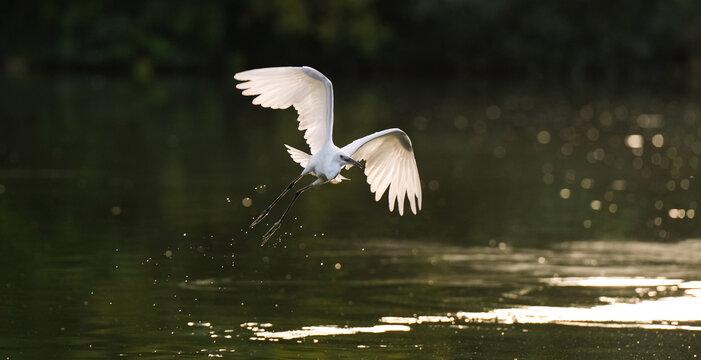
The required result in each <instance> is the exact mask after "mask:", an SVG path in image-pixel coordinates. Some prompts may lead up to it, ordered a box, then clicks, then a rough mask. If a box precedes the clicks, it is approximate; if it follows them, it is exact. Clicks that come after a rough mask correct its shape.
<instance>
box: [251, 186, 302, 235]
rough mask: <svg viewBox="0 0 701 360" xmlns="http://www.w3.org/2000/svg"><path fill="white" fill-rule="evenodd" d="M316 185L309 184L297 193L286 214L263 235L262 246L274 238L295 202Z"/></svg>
mask: <svg viewBox="0 0 701 360" xmlns="http://www.w3.org/2000/svg"><path fill="white" fill-rule="evenodd" d="M313 185H314V184H313V183H312V184H309V185H307V186H305V187H303V188H301V189H299V190H297V192H296V193H295V196H294V197H293V198H292V201H290V204H289V205H287V208H286V209H285V212H283V213H282V216H280V220H278V221H276V222H275V223H274V224H273V225H272V226H270V229H268V231H267V232H266V233H265V235H263V242H262V243H261V244H260V246H263V245H265V243H266V242H268V240H270V238H271V237H272V236H273V234H274V233H275V231H276V230H277V229H278V228H279V227H280V224H282V220H283V219H284V218H285V215H287V212H288V211H290V208H291V207H292V204H294V203H295V200H297V198H298V197H299V195H301V194H302V193H303V192H305V191H307V190H308V189H309V188H311V187H312V186H313Z"/></svg>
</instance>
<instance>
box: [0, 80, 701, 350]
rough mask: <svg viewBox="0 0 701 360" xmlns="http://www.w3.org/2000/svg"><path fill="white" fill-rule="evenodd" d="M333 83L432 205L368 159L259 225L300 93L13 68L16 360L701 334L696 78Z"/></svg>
mask: <svg viewBox="0 0 701 360" xmlns="http://www.w3.org/2000/svg"><path fill="white" fill-rule="evenodd" d="M334 85H335V90H336V97H337V103H336V112H337V117H336V127H335V129H336V130H335V140H336V142H337V144H339V145H341V144H345V143H347V142H350V141H351V140H352V139H354V138H356V137H359V136H362V135H364V134H366V133H370V132H373V131H376V130H379V129H384V128H388V127H401V128H403V129H404V130H406V132H407V133H408V134H409V136H410V137H411V138H412V141H413V143H414V148H415V151H416V158H417V162H418V164H419V171H420V174H421V177H422V182H423V193H424V201H423V211H421V212H420V213H419V215H418V216H413V215H411V214H410V215H408V216H407V215H405V216H404V217H400V216H398V215H397V214H396V213H390V212H389V211H388V210H387V203H386V198H383V199H382V200H381V201H380V202H379V203H376V202H375V201H374V198H373V196H372V195H371V194H370V192H369V189H368V185H367V184H366V183H365V179H364V176H363V175H362V174H361V172H360V171H359V170H358V169H351V170H349V171H347V172H346V176H347V177H349V178H351V179H352V180H351V181H350V182H344V183H342V184H340V185H324V186H323V187H319V188H317V189H313V190H311V191H309V192H306V193H304V194H303V195H302V196H301V197H300V199H299V200H298V202H297V203H296V204H295V206H294V208H293V209H292V211H291V213H290V216H289V217H288V218H287V220H286V221H285V223H283V226H282V228H281V229H280V230H279V231H278V235H277V236H275V237H274V238H273V239H271V241H270V242H269V243H268V244H266V246H263V247H261V246H260V240H261V236H262V234H263V233H264V232H265V229H266V228H267V226H268V225H269V223H271V222H272V221H274V220H275V219H276V217H277V216H279V214H280V211H281V210H282V206H284V205H285V204H286V203H287V201H289V198H288V199H284V200H283V201H282V202H281V203H280V205H278V206H280V208H276V209H275V210H273V212H272V214H271V215H270V216H269V218H268V219H266V221H264V222H263V223H261V224H260V225H258V226H257V227H256V228H255V229H253V230H250V229H249V228H248V224H249V223H250V221H251V219H252V218H253V217H255V216H256V215H257V214H258V213H259V212H260V211H261V210H262V209H263V208H264V207H265V206H266V205H267V204H268V203H269V202H270V201H272V199H273V198H274V197H275V196H276V195H277V193H278V192H279V191H280V190H282V188H284V186H285V185H286V184H287V183H288V182H289V181H290V180H292V179H293V178H294V177H295V176H296V175H297V174H298V173H299V171H300V168H299V167H298V166H297V165H296V164H294V163H293V162H292V161H291V160H290V159H289V157H288V156H287V153H286V152H285V149H284V147H283V144H289V145H291V146H295V147H298V148H300V149H303V148H304V143H303V139H302V136H301V134H300V133H299V132H298V131H297V130H296V123H295V121H294V118H295V114H294V112H293V111H291V110H289V111H272V110H264V109H261V108H258V107H254V106H253V105H251V104H250V98H243V97H242V96H241V95H240V94H239V93H238V92H237V91H236V90H235V89H234V88H233V82H214V81H211V80H207V79H198V78H186V79H177V78H171V79H162V80H157V81H153V82H151V83H145V84H144V83H133V82H131V81H128V80H123V79H110V78H102V77H81V78H60V77H59V78H26V79H10V80H6V81H4V82H3V83H2V85H0V91H1V92H0V94H1V95H2V96H0V124H1V125H0V126H1V127H2V129H1V130H2V131H0V254H1V255H0V256H2V261H0V274H1V275H0V318H2V319H3V321H2V323H1V324H0V358H7V359H27V358H41V359H45V358H70V359H90V358H117V357H148V358H178V357H182V358H191V357H194V356H198V357H217V358H218V357H223V358H244V359H249V358H261V359H263V358H275V359H280V358H349V357H356V358H412V359H413V358H505V359H513V358H519V359H529V358H562V357H568V358H582V359H591V358H674V359H676V358H693V357H698V356H699V355H701V341H700V339H699V338H698V337H699V336H701V332H699V330H701V230H700V229H701V228H700V227H699V225H698V216H697V214H696V211H698V201H699V188H698V184H697V183H696V181H697V179H696V174H697V173H698V168H699V157H700V156H701V130H699V124H701V112H700V109H699V105H698V103H696V102H695V101H694V99H695V98H697V97H695V96H694V95H693V94H688V93H686V92H684V91H670V90H666V91H659V90H654V89H652V90H644V89H642V90H641V89H627V90H617V91H612V90H602V89H596V88H593V89H552V88H548V87H543V86H539V85H537V84H536V85H534V84H526V85H523V84H521V85H518V86H516V85H508V84H507V85H503V86H496V85H493V84H491V85H490V84H476V85H475V84H469V83H461V82H453V83H449V84H447V85H446V84H444V83H440V82H429V81H419V82H410V81H404V80H391V81H390V80H384V81H381V80H377V81H375V80H373V81H368V82H360V81H357V80H352V79H336V80H335V84H334ZM311 180H312V179H311V178H309V180H302V182H305V181H311ZM266 222H267V223H266Z"/></svg>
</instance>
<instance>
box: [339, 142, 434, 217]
mask: <svg viewBox="0 0 701 360" xmlns="http://www.w3.org/2000/svg"><path fill="white" fill-rule="evenodd" d="M341 150H342V151H343V152H345V153H346V154H349V155H350V156H351V157H352V158H353V159H355V160H357V161H361V160H365V175H366V176H367V178H368V184H370V191H372V192H374V193H375V201H380V199H381V198H382V195H383V194H384V193H385V191H386V190H387V188H388V187H389V195H388V197H387V199H388V200H389V211H394V203H395V202H397V204H398V207H399V215H404V197H405V196H406V198H408V199H409V205H410V206H411V212H413V213H414V214H416V212H417V209H418V210H421V180H420V179H419V170H418V168H417V167H416V159H415V158H414V149H413V147H412V145H411V140H409V137H408V136H407V134H405V133H404V131H402V130H400V129H387V130H382V131H378V132H376V133H374V134H370V135H368V136H365V137H362V138H360V139H358V140H355V141H353V142H352V143H350V144H348V145H346V146H344V147H343V148H342V149H341ZM417 200H418V207H417Z"/></svg>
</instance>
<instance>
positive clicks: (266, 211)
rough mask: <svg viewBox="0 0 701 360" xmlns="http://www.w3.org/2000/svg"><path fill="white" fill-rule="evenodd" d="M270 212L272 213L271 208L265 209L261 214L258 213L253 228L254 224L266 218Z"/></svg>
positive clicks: (252, 224) (252, 225)
mask: <svg viewBox="0 0 701 360" xmlns="http://www.w3.org/2000/svg"><path fill="white" fill-rule="evenodd" d="M268 213H270V209H265V210H263V212H262V213H260V215H258V217H257V218H256V219H255V220H253V222H252V223H251V229H253V227H254V226H256V225H258V223H259V222H261V221H262V220H263V219H265V217H266V216H268Z"/></svg>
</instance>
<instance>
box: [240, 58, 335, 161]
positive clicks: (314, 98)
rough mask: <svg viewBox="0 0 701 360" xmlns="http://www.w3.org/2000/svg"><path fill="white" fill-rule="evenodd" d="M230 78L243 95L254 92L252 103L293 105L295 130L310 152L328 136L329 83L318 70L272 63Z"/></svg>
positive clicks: (278, 106)
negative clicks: (296, 124)
mask: <svg viewBox="0 0 701 360" xmlns="http://www.w3.org/2000/svg"><path fill="white" fill-rule="evenodd" d="M234 79H236V80H239V81H244V82H242V83H239V84H237V85H236V88H237V89H241V90H243V95H247V96H256V98H255V99H253V104H255V105H260V106H263V107H267V108H272V109H287V108H288V107H290V106H294V107H295V109H296V110H297V114H298V115H299V116H298V118H297V121H299V130H302V131H305V133H304V138H305V139H306V141H307V144H309V148H310V150H311V153H312V155H313V154H316V153H317V152H319V151H320V150H321V148H322V147H323V146H324V144H325V143H326V142H327V141H329V140H330V139H331V135H332V130H333V86H332V85H331V81H329V79H327V78H326V76H324V75H323V74H322V73H320V72H318V71H316V70H314V69H312V68H310V67H307V66H303V67H274V68H264V69H255V70H248V71H243V72H240V73H237V74H236V75H234Z"/></svg>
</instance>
